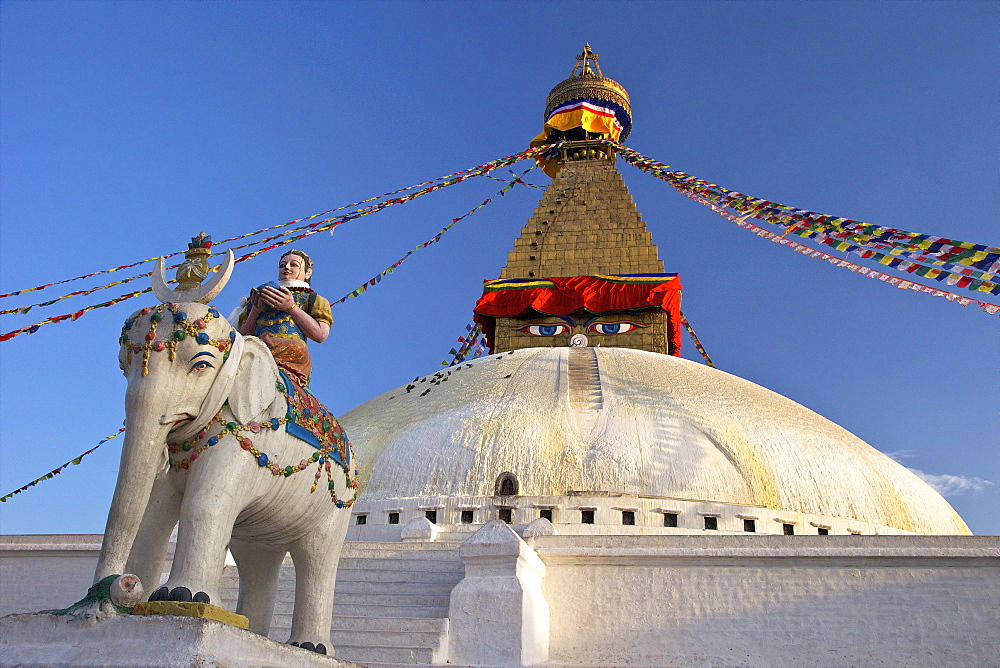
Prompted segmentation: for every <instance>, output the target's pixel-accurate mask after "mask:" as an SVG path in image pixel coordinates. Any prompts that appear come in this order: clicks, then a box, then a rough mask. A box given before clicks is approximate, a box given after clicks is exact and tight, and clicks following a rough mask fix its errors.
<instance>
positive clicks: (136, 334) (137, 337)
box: [94, 252, 357, 654]
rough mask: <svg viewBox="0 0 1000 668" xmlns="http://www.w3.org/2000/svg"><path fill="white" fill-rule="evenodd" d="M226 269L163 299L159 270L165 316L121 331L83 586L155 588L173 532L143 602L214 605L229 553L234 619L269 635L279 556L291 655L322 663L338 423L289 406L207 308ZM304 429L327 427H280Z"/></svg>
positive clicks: (247, 344)
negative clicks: (116, 389) (288, 582)
mask: <svg viewBox="0 0 1000 668" xmlns="http://www.w3.org/2000/svg"><path fill="white" fill-rule="evenodd" d="M232 264H233V257H232V253H231V252H230V253H229V254H228V256H227V259H226V263H225V266H224V267H223V268H221V269H220V271H219V272H218V274H217V275H216V276H215V277H214V278H213V279H212V281H211V282H210V283H209V284H207V285H206V286H203V287H197V288H194V289H186V290H181V289H178V290H176V291H171V290H170V289H169V288H167V287H166V281H165V277H164V275H163V266H162V260H161V262H160V264H159V265H158V266H157V270H156V271H155V272H154V273H153V287H154V293H155V294H156V296H157V297H158V298H159V299H160V300H161V301H162V302H164V303H161V304H159V305H158V306H155V307H151V308H144V309H142V310H140V311H138V312H136V313H135V314H133V315H132V316H131V317H130V318H129V319H128V320H126V322H125V327H124V328H123V330H122V336H121V344H122V345H121V353H120V356H119V357H120V360H119V361H120V364H121V368H122V371H123V372H124V373H125V377H126V378H127V379H128V390H127V392H126V395H125V415H126V418H125V426H126V432H125V439H124V444H123V446H122V457H121V467H120V469H119V472H118V482H117V485H116V487H115V493H114V497H113V499H112V502H111V510H110V512H109V514H108V523H107V528H106V530H105V537H104V544H103V546H102V547H101V555H100V559H99V562H98V566H97V571H96V573H95V577H94V580H95V582H97V581H100V580H102V579H103V578H106V577H107V576H109V575H113V574H117V573H126V572H130V573H135V574H136V575H138V576H139V579H140V580H141V581H142V582H143V583H146V587H147V589H149V588H154V587H155V586H156V584H157V583H158V581H159V577H160V573H161V572H162V569H163V565H164V561H165V557H166V551H167V546H168V541H169V537H170V534H171V532H172V531H173V528H174V526H175V525H177V526H178V529H177V546H176V550H175V552H174V559H173V566H172V568H171V570H170V576H169V579H168V580H167V582H166V584H165V586H164V587H161V588H159V589H157V590H156V591H154V592H153V593H152V595H151V596H150V599H151V600H179V601H192V600H193V601H195V602H203V603H209V602H216V603H217V602H219V601H220V597H219V584H220V580H221V578H222V572H223V568H224V565H225V556H226V548H227V547H228V548H229V549H230V550H231V552H232V554H233V558H234V559H235V560H236V564H237V567H238V570H239V578H240V594H239V603H238V606H237V612H238V613H240V614H243V615H246V616H247V617H248V618H249V621H250V629H251V630H252V631H254V632H256V633H260V634H262V635H267V633H268V630H269V627H270V623H271V615H272V611H273V607H274V601H275V596H276V592H277V585H278V574H279V569H280V567H281V563H282V560H283V558H284V556H285V554H286V553H291V556H292V560H293V562H294V564H295V572H296V589H295V608H294V614H293V618H292V630H291V637H290V638H289V642H290V643H291V644H294V645H298V646H300V647H305V648H306V649H312V650H313V651H318V652H320V653H323V654H326V653H329V654H332V653H333V651H332V650H333V648H332V647H331V646H330V623H331V617H332V614H333V593H334V592H333V589H334V581H335V580H336V575H337V564H338V561H339V557H340V550H341V546H342V543H343V540H344V534H345V533H346V531H347V525H348V519H349V516H350V512H349V511H347V510H346V509H345V508H346V507H349V506H350V505H351V504H352V503H353V500H354V498H355V495H356V489H357V480H356V471H355V468H356V467H355V464H354V462H353V461H351V457H352V454H351V452H350V445H349V443H348V442H347V438H346V436H345V435H344V433H343V430H342V429H341V428H340V427H339V424H337V422H336V420H335V419H333V418H332V416H329V415H328V414H327V413H325V412H322V413H316V412H315V411H314V412H313V413H310V411H309V410H305V411H304V413H305V415H303V414H302V413H303V411H302V410H301V406H300V407H299V408H298V409H296V408H295V407H292V406H290V404H289V402H288V397H287V392H288V390H289V389H290V388H291V385H290V383H287V382H286V381H285V379H283V377H282V374H281V373H280V372H279V369H278V367H277V366H276V365H275V362H274V358H273V357H272V356H271V353H270V351H269V350H268V348H267V346H265V345H264V343H263V342H262V341H261V340H260V339H258V338H256V337H253V336H246V337H244V336H241V335H240V334H239V332H237V331H236V330H235V329H234V328H233V326H232V325H230V323H229V322H228V321H226V319H225V318H223V317H222V316H221V315H220V314H219V312H218V311H217V310H216V309H215V308H214V307H212V306H209V305H207V302H208V301H209V300H210V299H211V298H212V297H214V296H215V294H217V293H218V292H219V290H221V288H222V285H223V284H224V283H225V281H226V280H228V276H229V274H230V272H231V271H232ZM182 287H183V284H182ZM202 302H203V303H202ZM293 394H294V393H293ZM289 417H291V418H292V419H291V420H289ZM310 420H312V421H314V422H320V421H323V420H326V421H327V422H328V423H329V424H328V425H327V427H328V428H327V430H326V432H325V433H326V435H325V436H323V435H321V437H320V441H319V443H318V445H310V444H308V443H307V442H305V441H304V440H300V438H297V437H295V436H293V435H292V434H290V433H289V427H288V423H289V422H293V423H295V424H293V425H292V426H296V424H297V425H299V426H297V427H296V428H298V429H299V432H301V431H302V427H301V425H302V424H306V425H307V426H308V423H309V421H310ZM313 426H315V425H313ZM313 471H314V473H313Z"/></svg>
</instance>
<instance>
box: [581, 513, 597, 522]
mask: <svg viewBox="0 0 1000 668" xmlns="http://www.w3.org/2000/svg"><path fill="white" fill-rule="evenodd" d="M580 523H581V524H593V523H594V511H593V510H581V511H580Z"/></svg>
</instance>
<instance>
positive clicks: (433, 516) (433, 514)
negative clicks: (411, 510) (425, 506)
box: [424, 510, 438, 524]
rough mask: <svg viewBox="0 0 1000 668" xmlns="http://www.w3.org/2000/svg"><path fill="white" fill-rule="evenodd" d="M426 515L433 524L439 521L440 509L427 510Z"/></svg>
mask: <svg viewBox="0 0 1000 668" xmlns="http://www.w3.org/2000/svg"><path fill="white" fill-rule="evenodd" d="M424 517H426V518H427V521H428V522H430V523H431V524H437V523H438V511H436V510H425V511H424Z"/></svg>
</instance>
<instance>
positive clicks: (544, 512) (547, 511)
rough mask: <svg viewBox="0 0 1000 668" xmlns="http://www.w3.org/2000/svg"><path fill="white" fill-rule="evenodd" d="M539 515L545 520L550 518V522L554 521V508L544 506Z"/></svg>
mask: <svg viewBox="0 0 1000 668" xmlns="http://www.w3.org/2000/svg"><path fill="white" fill-rule="evenodd" d="M538 516H539V517H541V518H542V519H543V520H548V521H549V522H551V521H552V509H551V508H542V509H541V510H539V511H538Z"/></svg>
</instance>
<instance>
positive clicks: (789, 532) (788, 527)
mask: <svg viewBox="0 0 1000 668" xmlns="http://www.w3.org/2000/svg"><path fill="white" fill-rule="evenodd" d="M781 533H783V534H784V535H786V536H794V535H795V525H794V524H782V525H781Z"/></svg>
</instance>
